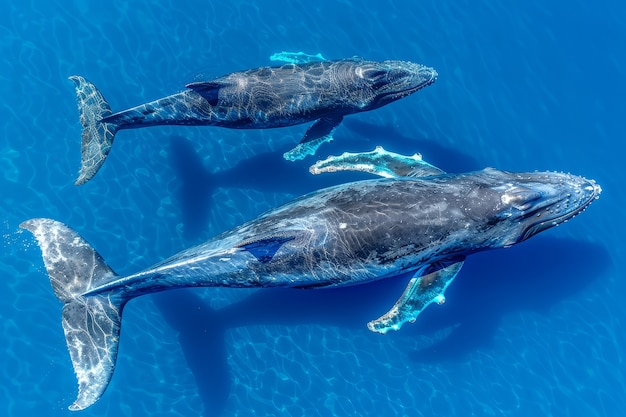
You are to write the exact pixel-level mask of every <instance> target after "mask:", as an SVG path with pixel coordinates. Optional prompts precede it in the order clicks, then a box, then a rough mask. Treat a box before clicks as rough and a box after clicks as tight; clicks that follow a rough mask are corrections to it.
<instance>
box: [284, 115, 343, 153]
mask: <svg viewBox="0 0 626 417" xmlns="http://www.w3.org/2000/svg"><path fill="white" fill-rule="evenodd" d="M342 120H343V116H341V115H333V116H326V117H322V118H321V119H319V120H317V121H316V122H315V123H313V124H312V125H311V127H309V129H308V130H307V131H306V133H305V134H304V137H303V138H302V140H301V141H300V143H298V144H297V145H296V147H295V148H293V149H292V150H290V151H288V152H285V153H284V154H283V158H285V159H286V160H288V161H296V160H299V159H303V158H304V157H306V156H307V155H315V152H317V149H318V148H319V147H320V146H321V145H322V144H324V143H326V142H330V141H331V140H333V132H334V131H335V129H336V128H337V126H339V123H341V121H342Z"/></svg>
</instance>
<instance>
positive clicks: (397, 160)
mask: <svg viewBox="0 0 626 417" xmlns="http://www.w3.org/2000/svg"><path fill="white" fill-rule="evenodd" d="M309 171H311V173H312V174H321V173H322V172H337V171H360V172H367V173H369V174H374V175H378V176H381V177H385V178H398V177H429V176H434V175H441V174H443V173H444V172H443V171H442V170H440V169H439V168H437V167H435V166H432V165H430V164H429V163H428V162H426V161H424V160H423V159H422V155H420V154H417V153H416V154H414V155H412V156H405V155H400V154H397V153H393V152H388V151H386V150H385V149H383V147H382V146H377V147H376V149H374V150H373V151H371V152H358V153H349V152H344V153H343V154H341V155H339V156H329V157H328V158H326V159H324V160H323V161H317V162H316V163H315V164H313V165H311V167H310V168H309Z"/></svg>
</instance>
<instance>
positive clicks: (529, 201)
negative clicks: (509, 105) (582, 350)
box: [21, 148, 601, 410]
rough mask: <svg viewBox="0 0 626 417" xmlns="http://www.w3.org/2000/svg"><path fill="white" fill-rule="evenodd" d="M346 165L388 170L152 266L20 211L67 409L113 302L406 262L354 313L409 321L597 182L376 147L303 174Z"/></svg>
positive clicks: (363, 271) (108, 325)
mask: <svg viewBox="0 0 626 417" xmlns="http://www.w3.org/2000/svg"><path fill="white" fill-rule="evenodd" d="M347 169H351V170H360V171H366V172H371V173H374V174H378V175H381V176H385V177H388V178H383V179H373V180H366V181H358V182H352V183H348V184H342V185H338V186H335V187H331V188H326V189H323V190H320V191H317V192H314V193H311V194H309V195H305V196H303V197H300V198H298V199H295V200H293V201H291V202H289V203H287V204H285V205H283V206H281V207H278V208H276V209H273V210H271V211H269V212H267V213H265V214H263V215H261V216H259V217H258V218H256V219H254V220H252V221H250V222H248V223H245V224H243V225H241V226H239V227H236V228H234V229H232V230H230V231H228V232H225V233H222V234H221V235H219V236H216V237H214V238H212V239H210V240H209V241H207V242H205V243H203V244H201V245H199V246H195V247H192V248H190V249H187V250H185V251H182V252H180V253H178V254H176V255H174V256H172V257H171V258H169V259H166V260H164V261H162V262H160V263H158V264H156V265H154V266H153V267H150V268H148V269H146V270H144V271H141V272H138V273H136V274H133V275H129V276H118V275H117V274H116V273H115V272H114V271H113V270H112V269H111V268H110V267H109V266H107V264H106V263H105V262H104V260H103V259H102V258H101V257H100V255H99V254H98V253H97V252H96V251H95V250H94V249H93V248H92V247H91V246H90V245H89V244H88V243H87V242H86V241H85V240H84V239H83V238H81V237H80V236H79V235H78V234H77V233H76V232H75V231H73V230H72V229H70V228H69V227H67V226H66V225H64V224H63V223H60V222H58V221H55V220H50V219H43V218H37V219H31V220H28V221H25V222H24V223H22V224H21V227H22V228H24V229H27V230H29V231H30V232H32V233H33V235H34V236H35V238H36V239H37V242H38V243H39V246H40V248H41V251H42V255H43V260H44V264H45V266H46V269H47V272H48V274H49V277H50V282H51V284H52V288H53V289H54V292H55V294H56V296H57V297H58V298H59V300H60V301H61V302H62V303H63V310H62V325H63V329H64V332H65V337H66V342H67V346H68V349H69V352H70V356H71V359H72V363H73V366H74V370H75V373H76V376H77V379H78V386H79V387H78V397H77V399H76V401H75V402H74V403H73V404H72V405H71V406H70V409H71V410H82V409H84V408H86V407H88V406H90V405H92V404H93V403H94V402H96V401H97V400H98V399H99V398H100V397H101V396H102V394H103V393H104V391H105V389H106V387H107V385H108V383H109V381H110V379H111V377H112V374H113V369H114V367H115V361H116V357H117V351H118V340H119V335H120V326H121V317H122V310H123V307H124V305H125V304H126V303H127V302H128V301H129V300H130V299H132V298H134V297H137V296H140V295H143V294H148V293H152V292H155V291H163V290H169V289H174V288H181V287H206V286H209V287H211V286H214V287H296V288H322V287H337V286H345V285H356V284H362V283H367V282H371V281H374V280H379V279H383V278H389V277H393V276H397V275H400V274H403V273H405V272H412V273H413V278H411V279H410V280H409V282H408V284H407V287H406V289H405V290H404V292H403V294H402V295H401V296H400V298H399V299H398V301H397V302H396V303H395V305H394V306H393V307H391V309H390V310H389V311H388V312H387V313H385V314H384V315H383V316H381V317H380V318H378V319H376V320H373V321H371V322H369V323H368V327H369V329H370V330H372V331H375V332H379V333H386V332H387V331H389V330H397V329H399V328H400V326H401V325H402V324H403V323H405V322H412V321H414V320H415V319H416V318H417V316H418V314H419V313H420V312H421V311H422V310H423V309H424V308H425V307H427V306H428V305H429V304H431V303H442V302H444V300H445V298H444V291H445V289H446V288H447V286H448V285H449V284H450V282H451V281H452V280H453V279H454V277H455V276H456V274H457V273H458V271H459V269H460V268H461V266H462V265H463V261H464V260H465V257H466V256H468V255H470V254H472V253H475V252H479V251H484V250H488V249H494V248H502V247H509V246H511V245H514V244H516V243H518V242H521V241H523V240H526V239H528V238H529V237H531V236H533V235H535V234H537V233H539V232H541V231H543V230H545V229H548V228H550V227H553V226H555V225H557V224H560V223H563V222H565V221H567V220H568V219H570V218H572V217H574V216H575V215H577V214H578V213H580V212H581V211H583V210H584V209H585V208H586V207H587V206H588V205H589V204H590V203H591V202H592V201H594V200H595V199H596V198H597V197H598V196H599V194H600V192H601V189H600V186H599V185H597V184H596V183H595V182H594V181H591V180H587V179H584V178H582V177H578V176H574V175H570V174H563V173H553V172H533V173H510V172H504V171H499V170H496V169H492V168H487V169H485V170H482V171H477V172H470V173H463V174H445V173H443V172H441V171H440V170H439V169H437V168H435V167H433V166H431V165H429V164H427V163H426V162H424V161H422V160H421V158H420V157H419V155H414V156H412V157H405V156H401V155H396V154H392V153H389V152H386V151H384V150H383V149H382V148H377V149H376V150H375V151H373V152H369V153H360V154H349V153H345V154H343V155H341V156H338V157H330V158H328V159H327V160H325V161H319V162H318V163H316V164H315V165H314V166H313V167H311V171H312V172H313V173H319V172H332V171H338V170H347Z"/></svg>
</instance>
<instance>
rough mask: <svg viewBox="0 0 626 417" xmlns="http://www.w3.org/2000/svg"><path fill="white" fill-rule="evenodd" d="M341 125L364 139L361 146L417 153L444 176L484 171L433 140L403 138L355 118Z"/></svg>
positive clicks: (387, 127)
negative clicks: (363, 144) (443, 172)
mask: <svg viewBox="0 0 626 417" xmlns="http://www.w3.org/2000/svg"><path fill="white" fill-rule="evenodd" d="M342 125H343V126H345V127H346V128H347V129H348V130H349V131H351V132H352V133H353V134H355V135H358V136H359V137H361V138H364V139H365V140H364V141H363V142H369V143H374V144H382V143H385V144H386V145H385V149H387V150H388V151H392V152H396V153H400V154H405V155H412V154H414V153H415V152H418V153H421V154H422V157H423V158H424V160H425V161H427V162H428V163H430V164H432V165H434V166H436V167H438V168H441V169H443V170H444V171H446V172H453V173H459V172H470V171H476V170H479V169H482V168H484V167H485V165H484V164H481V163H480V161H478V160H476V159H475V158H473V157H472V156H470V155H468V154H467V153H464V152H461V151H459V150H458V149H457V148H451V147H448V146H444V145H442V144H440V143H438V142H436V141H433V140H424V139H419V138H417V137H412V136H406V135H404V134H402V133H401V131H400V130H398V129H397V128H395V127H393V126H391V125H384V124H383V125H379V124H374V123H369V122H365V121H363V120H360V119H358V118H347V119H346V120H344V121H343V123H342ZM364 150H369V149H364Z"/></svg>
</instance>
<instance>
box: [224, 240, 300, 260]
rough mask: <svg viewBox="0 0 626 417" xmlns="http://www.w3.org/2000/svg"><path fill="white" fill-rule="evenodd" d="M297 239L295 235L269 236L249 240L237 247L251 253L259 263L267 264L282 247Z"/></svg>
mask: <svg viewBox="0 0 626 417" xmlns="http://www.w3.org/2000/svg"><path fill="white" fill-rule="evenodd" d="M295 238H296V236H295V235H284V236H269V237H263V238H260V239H255V240H247V241H244V242H241V243H240V244H238V245H236V246H235V247H238V248H241V249H243V250H246V251H248V252H250V253H251V254H252V255H254V257H255V258H257V259H258V261H259V262H261V263H267V262H269V261H271V260H272V258H273V257H274V255H276V252H277V251H278V249H280V247H281V246H283V245H284V244H285V243H287V242H289V241H290V240H293V239H295Z"/></svg>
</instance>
